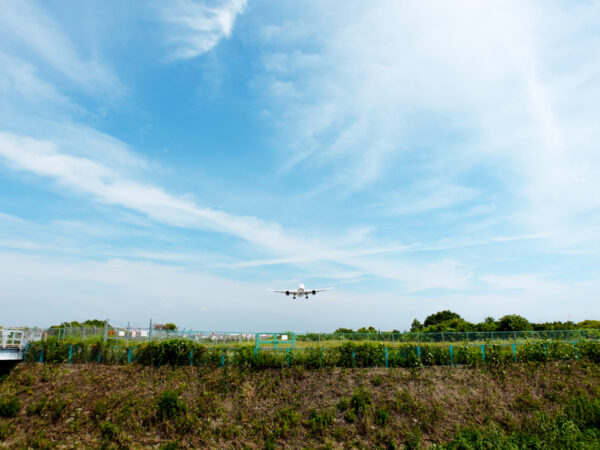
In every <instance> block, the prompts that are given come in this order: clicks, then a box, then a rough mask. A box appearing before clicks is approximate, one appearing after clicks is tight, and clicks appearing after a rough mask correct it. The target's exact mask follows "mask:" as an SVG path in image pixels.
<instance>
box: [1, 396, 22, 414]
mask: <svg viewBox="0 0 600 450" xmlns="http://www.w3.org/2000/svg"><path fill="white" fill-rule="evenodd" d="M20 411H21V402H19V399H18V398H17V397H16V396H14V395H11V396H8V397H3V398H1V399H0V417H5V418H10V417H15V416H16V415H17V414H19V412H20Z"/></svg>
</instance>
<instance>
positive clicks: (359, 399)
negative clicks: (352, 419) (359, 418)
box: [350, 386, 371, 415]
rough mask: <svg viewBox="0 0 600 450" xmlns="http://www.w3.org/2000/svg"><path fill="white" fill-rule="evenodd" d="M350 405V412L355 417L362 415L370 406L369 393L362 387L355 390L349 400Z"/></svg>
mask: <svg viewBox="0 0 600 450" xmlns="http://www.w3.org/2000/svg"><path fill="white" fill-rule="evenodd" d="M350 404H351V405H352V410H353V411H354V412H355V413H356V414H357V415H361V414H364V413H365V411H366V410H367V408H368V407H369V405H370V404H371V392H370V391H369V390H368V389H366V388H364V387H362V386H361V387H360V388H358V389H355V390H354V393H353V394H352V398H351V399H350Z"/></svg>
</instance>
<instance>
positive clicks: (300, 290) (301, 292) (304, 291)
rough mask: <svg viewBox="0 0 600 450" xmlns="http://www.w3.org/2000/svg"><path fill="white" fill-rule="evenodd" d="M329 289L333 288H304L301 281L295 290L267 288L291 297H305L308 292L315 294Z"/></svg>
mask: <svg viewBox="0 0 600 450" xmlns="http://www.w3.org/2000/svg"><path fill="white" fill-rule="evenodd" d="M331 289H333V288H325V289H306V288H305V287H304V285H303V284H302V283H300V284H298V289H296V290H295V291H277V290H275V289H269V291H271V292H279V293H281V294H285V295H292V296H293V298H294V299H295V298H296V296H299V297H302V296H305V297H306V298H308V294H312V295H315V294H316V293H317V292H323V291H329V290H331Z"/></svg>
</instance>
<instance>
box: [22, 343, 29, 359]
mask: <svg viewBox="0 0 600 450" xmlns="http://www.w3.org/2000/svg"><path fill="white" fill-rule="evenodd" d="M27 350H29V342H28V343H27V344H25V350H23V362H27Z"/></svg>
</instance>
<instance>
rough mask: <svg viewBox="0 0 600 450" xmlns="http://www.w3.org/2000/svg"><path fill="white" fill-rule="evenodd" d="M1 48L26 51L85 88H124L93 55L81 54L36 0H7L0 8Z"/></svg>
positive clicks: (114, 91) (109, 92)
mask: <svg viewBox="0 0 600 450" xmlns="http://www.w3.org/2000/svg"><path fill="white" fill-rule="evenodd" d="M0 26H1V27H0V28H1V29H2V31H0V37H2V39H1V40H0V48H2V47H6V48H5V51H8V49H11V50H13V51H14V52H17V53H19V54H22V53H25V52H26V51H29V52H33V54H34V55H36V56H37V58H39V60H40V61H43V62H45V63H47V64H48V65H50V66H51V68H52V69H53V70H54V71H57V72H59V73H62V74H63V75H64V76H65V77H67V78H68V79H69V80H70V81H71V82H75V83H76V85H79V86H80V87H82V88H84V89H85V90H86V91H88V92H91V93H94V94H98V95H103V96H115V95H119V94H122V93H123V91H124V88H123V86H122V85H121V83H120V81H119V80H118V78H117V77H116V76H115V75H114V74H113V73H112V71H111V70H110V69H109V68H108V67H107V66H105V65H104V64H103V63H101V62H100V61H98V60H95V59H86V58H84V57H82V56H81V55H80V54H79V52H78V51H77V49H76V46H75V45H74V44H73V42H72V41H71V40H70V39H69V38H68V37H67V36H66V35H65V33H64V32H63V31H62V29H61V27H60V25H59V24H58V23H57V22H56V21H55V20H54V19H53V18H52V17H51V16H50V15H49V14H47V13H46V11H44V10H43V8H41V7H39V6H37V5H36V3H35V2H33V1H29V0H24V1H10V0H9V1H7V2H4V3H3V5H2V8H0Z"/></svg>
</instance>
